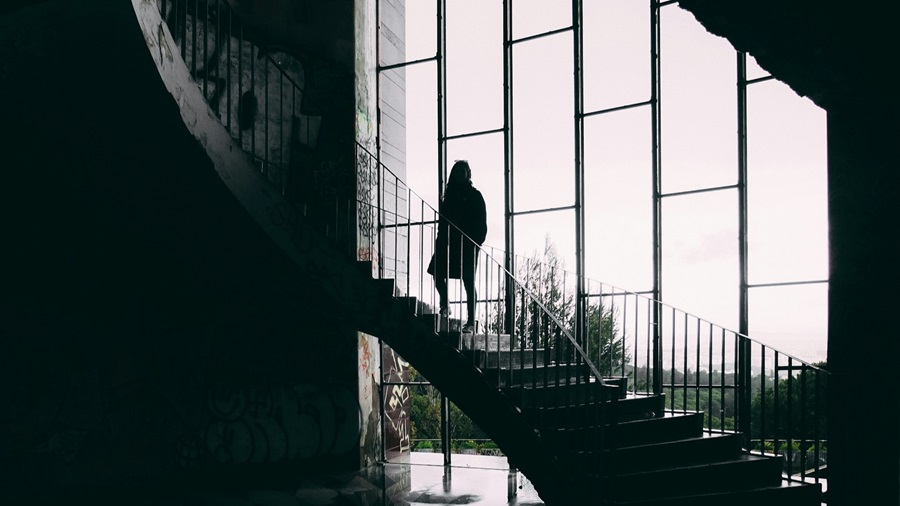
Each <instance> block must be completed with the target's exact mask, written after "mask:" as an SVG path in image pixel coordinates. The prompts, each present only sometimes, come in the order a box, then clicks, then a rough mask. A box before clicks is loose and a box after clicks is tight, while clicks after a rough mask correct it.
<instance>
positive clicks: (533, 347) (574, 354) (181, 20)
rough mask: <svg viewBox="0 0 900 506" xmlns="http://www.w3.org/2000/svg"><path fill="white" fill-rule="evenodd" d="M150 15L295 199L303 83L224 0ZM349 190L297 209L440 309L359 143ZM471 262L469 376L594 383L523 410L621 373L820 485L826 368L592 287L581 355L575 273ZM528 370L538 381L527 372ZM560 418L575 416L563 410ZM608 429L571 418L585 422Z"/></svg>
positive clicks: (412, 221) (509, 383)
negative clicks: (479, 371)
mask: <svg viewBox="0 0 900 506" xmlns="http://www.w3.org/2000/svg"><path fill="white" fill-rule="evenodd" d="M158 5H159V9H160V14H161V15H162V17H163V19H165V20H166V23H167V26H168V27H169V30H170V31H171V33H172V34H173V36H174V37H175V39H176V42H177V43H178V47H179V50H180V53H181V56H182V58H183V59H184V61H185V62H186V64H187V65H188V67H189V69H190V70H191V75H192V76H193V77H194V79H195V80H196V81H197V84H198V86H199V87H200V88H201V90H202V91H203V94H204V96H205V97H206V99H207V101H208V103H209V105H210V107H211V108H212V110H213V111H214V112H215V113H216V114H217V115H218V116H219V118H220V119H221V121H222V123H223V125H225V127H226V129H227V130H228V131H229V133H230V134H231V136H232V137H233V138H234V139H235V141H236V142H237V143H238V144H239V145H240V146H241V147H242V148H243V149H244V150H245V151H246V152H247V153H248V155H249V156H250V157H251V159H252V160H253V162H254V164H255V166H256V167H257V169H258V170H260V172H262V173H263V174H264V175H265V176H266V177H267V179H268V180H269V181H270V182H271V183H272V184H274V185H275V186H276V187H277V188H279V189H280V191H281V192H282V193H284V194H285V195H287V196H289V197H296V196H297V195H304V192H306V191H307V189H305V188H303V187H302V185H300V184H299V183H298V182H297V181H295V180H294V179H295V178H293V177H292V175H291V174H292V173H294V172H295V171H292V170H290V166H291V158H292V157H293V156H294V155H295V154H296V153H297V152H300V153H302V152H303V149H304V148H313V147H315V145H316V142H317V132H318V126H319V124H318V122H319V118H318V117H316V116H314V115H312V114H310V115H307V114H305V113H304V111H306V110H307V109H310V108H312V109H315V107H314V106H313V105H310V104H309V100H308V98H309V97H306V96H305V95H304V92H303V89H302V87H301V85H300V83H301V82H302V80H303V71H302V68H301V67H300V65H299V63H298V62H297V61H296V60H294V59H293V58H291V57H290V56H287V55H279V54H277V53H276V54H272V53H265V52H263V51H262V50H261V49H260V48H259V47H258V46H256V45H255V44H254V43H253V42H251V41H249V40H247V38H246V37H245V32H244V28H243V27H242V26H243V25H242V24H241V23H240V22H239V21H238V20H237V16H236V15H235V14H234V13H233V12H232V10H231V8H230V7H229V5H228V3H227V2H225V1H224V0H158ZM346 176H347V179H353V176H352V175H351V174H347V175H346ZM355 180H356V181H355V185H356V195H355V197H353V198H348V197H339V196H336V195H328V196H326V197H321V196H319V197H316V203H315V204H314V205H312V206H309V207H308V208H307V206H306V205H307V201H308V198H306V197H308V195H306V196H305V198H300V199H296V198H295V199H294V200H295V202H297V203H298V205H300V206H302V207H303V208H304V209H306V210H307V212H308V214H312V215H315V216H314V218H315V221H317V222H320V223H321V224H322V225H323V227H324V230H323V232H324V233H326V234H327V235H328V236H329V237H332V238H333V239H335V240H336V242H337V243H338V244H340V245H342V246H343V247H345V248H346V251H347V253H348V254H349V255H353V256H354V257H355V258H357V259H359V260H367V261H372V262H374V263H375V265H376V267H377V268H376V269H375V270H374V271H375V274H376V275H377V276H379V277H382V278H390V279H394V280H395V282H396V293H395V295H397V296H402V297H409V298H410V300H411V301H412V300H415V301H416V302H415V305H413V306H412V308H413V310H414V311H416V314H418V315H421V316H426V315H429V314H433V313H435V312H436V310H435V308H436V291H435V286H434V281H433V279H432V278H431V276H429V275H428V274H427V273H426V272H425V269H426V267H427V264H428V260H429V259H430V258H431V255H432V254H433V253H434V239H435V235H436V234H435V230H436V226H437V223H438V220H437V218H438V213H437V211H436V210H435V209H433V208H432V207H431V206H429V205H428V204H427V203H426V201H425V200H424V199H422V198H421V197H420V196H418V195H417V194H416V193H415V192H413V191H411V190H410V189H409V188H407V187H406V185H405V184H404V183H403V181H402V180H401V178H399V177H397V176H396V175H394V174H393V173H391V171H390V170H388V169H387V167H385V166H384V165H382V164H380V163H379V162H378V160H377V157H376V156H374V155H373V154H372V153H371V152H369V151H368V150H367V149H366V148H365V147H363V146H360V145H357V149H356V175H355ZM308 182H309V181H307V183H308ZM478 255H479V260H478V269H477V271H476V289H477V293H478V298H477V305H476V315H475V320H476V321H477V324H478V328H479V330H478V332H477V334H478V336H479V337H478V338H475V337H473V338H472V339H471V340H469V341H468V342H464V343H460V344H466V345H470V346H472V347H479V346H480V347H482V348H483V351H484V353H483V354H482V355H486V356H484V357H479V356H478V354H477V353H473V354H472V357H473V360H476V359H477V360H479V361H480V362H479V364H480V365H484V363H491V361H492V360H494V361H496V362H495V363H497V364H500V363H502V360H503V358H502V357H503V356H508V357H509V358H508V359H507V360H508V363H509V364H510V366H509V367H507V368H506V369H504V368H502V367H495V368H489V367H485V370H486V372H487V373H488V374H490V375H492V378H491V380H492V381H493V382H495V383H496V384H497V385H498V386H499V387H501V388H506V389H507V390H511V389H512V387H513V386H514V385H517V386H518V387H520V388H522V389H523V390H528V389H530V390H535V389H540V388H545V389H546V388H547V387H550V386H553V385H570V386H571V385H574V386H576V387H577V388H576V389H553V390H555V391H556V392H571V391H574V390H578V389H579V388H580V387H581V386H582V385H591V386H594V385H596V386H597V387H598V388H596V389H594V390H591V389H588V390H587V392H588V393H587V394H585V395H586V397H580V398H578V399H574V398H571V397H569V396H570V395H571V394H570V393H565V394H560V393H557V394H554V396H551V397H550V398H544V399H543V400H542V401H541V402H540V403H539V404H535V405H533V406H528V405H526V406H525V407H526V408H529V407H531V408H534V409H535V410H537V409H554V408H556V409H559V408H569V407H571V406H573V405H574V404H576V403H583V402H591V401H594V400H601V394H600V392H601V389H600V388H599V386H600V385H601V384H602V382H603V380H602V378H608V377H623V378H627V379H628V381H629V390H630V392H631V393H632V394H636V395H652V394H658V393H663V394H665V395H666V401H667V409H668V410H669V411H676V412H687V411H693V410H700V411H704V412H705V413H706V417H705V427H706V430H707V431H709V432H730V431H740V432H741V433H742V434H743V435H744V437H745V444H744V446H745V448H746V449H747V450H748V451H755V452H762V453H768V454H775V455H783V456H784V458H785V474H786V475H787V476H788V478H789V479H792V480H807V479H812V480H814V481H818V480H819V479H820V478H819V477H820V473H819V471H821V469H822V468H823V467H824V465H825V464H826V462H827V448H826V441H825V439H824V436H825V428H826V426H825V424H826V420H825V389H826V383H827V377H828V375H827V372H826V371H825V370H824V369H822V368H821V367H818V366H815V365H811V364H808V363H805V362H803V361H801V360H798V359H796V358H794V357H791V356H789V355H786V354H784V353H780V352H778V351H777V350H773V349H771V348H769V347H767V346H765V345H764V344H761V343H758V342H756V341H753V340H751V339H749V338H747V337H746V336H742V335H739V334H737V333H735V332H733V331H730V330H727V329H724V328H722V327H720V326H717V325H715V324H713V323H710V322H707V321H705V320H702V319H700V318H697V317H695V316H692V315H690V314H688V313H685V312H683V311H680V310H678V309H676V308H673V307H671V306H667V305H665V304H662V303H660V302H657V301H655V300H652V299H651V298H649V297H646V296H644V295H642V294H637V293H633V292H627V291H625V290H621V289H619V288H616V287H613V286H611V285H606V284H603V283H599V282H597V281H593V280H586V281H585V283H584V285H583V286H585V290H586V292H585V296H584V299H583V300H584V304H585V320H586V321H585V329H586V330H585V332H584V334H583V335H584V336H585V339H584V342H582V343H576V342H575V339H574V338H573V335H574V332H573V329H574V325H575V322H574V314H575V311H574V307H575V304H576V303H578V298H577V297H576V294H575V293H574V290H575V287H576V283H575V277H574V274H572V273H569V272H566V271H564V269H563V268H562V267H561V266H560V265H554V264H552V263H550V264H548V263H546V262H543V261H541V259H539V258H531V259H527V258H524V257H517V258H515V259H513V261H512V262H511V263H512V265H513V266H514V267H513V270H514V271H515V272H508V271H507V270H506V268H505V266H506V253H505V252H503V251H501V250H499V249H496V248H491V247H482V248H481V249H480V250H479V253H478ZM449 294H450V307H451V310H452V311H453V312H454V314H455V315H456V316H462V315H463V314H465V294H464V291H463V290H462V289H461V287H460V286H455V285H453V284H452V283H451V286H450V292H449ZM456 324H458V322H457V321H456V319H454V318H451V319H449V320H444V321H442V320H441V319H440V318H435V329H436V330H453V326H454V325H456ZM491 354H493V357H494V358H490V355H491ZM516 357H518V358H516ZM529 361H530V362H529ZM541 364H544V365H549V366H551V367H539V365H541ZM654 364H662V365H661V367H654ZM534 371H541V372H540V373H539V374H530V375H529V374H528V373H529V372H534ZM654 385H657V387H658V388H657V389H655V388H654ZM655 390H659V391H655ZM579 395H581V394H579ZM525 402H530V401H525ZM534 402H536V401H534ZM526 412H527V410H526ZM561 412H562V413H564V414H565V416H568V417H576V416H579V415H577V412H576V410H574V409H562V410H561ZM608 414H609V413H606V414H604V415H603V416H607V415H608ZM595 416H600V415H595ZM608 421H609V420H608V419H602V420H601V419H599V418H594V419H587V420H577V422H579V423H581V424H582V425H586V426H602V425H603V424H604V422H608ZM569 422H573V423H574V422H576V420H574V419H572V420H569ZM567 434H569V436H567V437H575V436H572V435H571V434H580V435H579V436H577V437H583V434H588V433H587V432H569V433H567ZM590 437H596V435H593V436H590ZM571 443H573V444H578V443H585V442H584V441H580V442H579V441H571ZM582 446H583V445H582Z"/></svg>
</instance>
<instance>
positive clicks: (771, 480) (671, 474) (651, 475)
mask: <svg viewBox="0 0 900 506" xmlns="http://www.w3.org/2000/svg"><path fill="white" fill-rule="evenodd" d="M781 467H782V459H781V458H777V457H764V456H760V455H745V454H741V455H738V456H736V457H734V458H731V459H728V460H722V461H717V462H712V463H704V464H698V465H688V466H675V467H666V468H659V469H654V470H650V471H640V472H635V473H616V474H615V476H614V477H609V478H608V480H611V481H607V483H609V484H611V485H612V486H614V487H615V489H614V490H611V493H612V495H614V496H616V497H618V498H619V499H620V500H634V499H654V498H660V497H665V496H671V495H673V494H684V495H696V494H712V493H721V492H735V491H741V490H751V489H755V488H760V487H777V486H779V485H780V484H781ZM607 469H609V468H607ZM613 469H615V467H614V466H613ZM651 483H652V484H653V486H652V487H651V486H647V485H648V484H651Z"/></svg>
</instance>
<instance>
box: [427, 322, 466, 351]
mask: <svg viewBox="0 0 900 506" xmlns="http://www.w3.org/2000/svg"><path fill="white" fill-rule="evenodd" d="M418 318H419V319H420V320H423V321H424V322H425V325H427V326H429V327H431V328H433V329H434V331H435V332H436V333H439V334H441V336H442V337H443V338H444V339H445V340H446V342H447V344H449V345H451V346H453V347H454V348H457V349H459V340H460V334H459V331H460V329H461V328H462V320H460V319H459V318H450V317H442V316H441V315H439V314H436V313H425V314H420V315H419V316H418Z"/></svg>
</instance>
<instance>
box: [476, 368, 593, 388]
mask: <svg viewBox="0 0 900 506" xmlns="http://www.w3.org/2000/svg"><path fill="white" fill-rule="evenodd" d="M482 372H483V373H484V375H485V377H486V378H487V379H488V381H490V382H491V383H493V384H495V385H496V386H498V387H500V388H509V387H516V386H527V387H535V386H537V387H545V386H547V385H558V386H562V387H564V388H568V387H574V386H575V385H577V384H579V383H586V382H587V380H586V379H585V378H586V376H587V373H588V369H587V368H586V367H576V366H553V365H551V366H543V367H538V368H532V367H528V368H513V369H483V370H482Z"/></svg>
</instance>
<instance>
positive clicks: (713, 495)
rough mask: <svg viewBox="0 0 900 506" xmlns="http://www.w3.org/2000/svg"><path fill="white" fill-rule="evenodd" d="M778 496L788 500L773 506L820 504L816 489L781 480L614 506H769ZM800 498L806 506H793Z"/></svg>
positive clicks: (638, 500) (625, 501) (625, 500)
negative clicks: (775, 483)
mask: <svg viewBox="0 0 900 506" xmlns="http://www.w3.org/2000/svg"><path fill="white" fill-rule="evenodd" d="M780 494H783V495H785V496H788V495H789V496H790V498H788V497H786V498H785V501H784V502H783V503H782V502H776V503H774V504H775V505H780V504H790V505H792V506H806V505H809V506H819V505H820V504H821V500H820V498H819V494H820V486H819V485H818V484H813V483H798V482H794V481H787V480H782V482H781V483H780V484H779V485H770V486H761V487H754V488H750V489H744V490H734V491H724V492H709V493H700V494H684V495H671V496H666V497H661V498H654V499H637V500H630V499H629V498H627V497H626V498H623V499H620V500H618V501H616V504H618V505H620V506H629V505H633V506H639V505H640V506H681V505H690V506H701V505H707V504H709V505H712V504H716V505H719V504H728V505H744V504H747V505H751V504H753V505H755V504H760V501H761V500H762V499H767V501H766V503H767V504H768V505H770V506H772V505H773V503H772V502H771V501H770V499H772V498H773V496H775V495H780ZM801 494H806V495H808V496H809V497H806V498H807V499H808V500H809V502H808V503H806V502H803V503H798V502H796V499H798V498H799V497H797V496H800V495H801Z"/></svg>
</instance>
